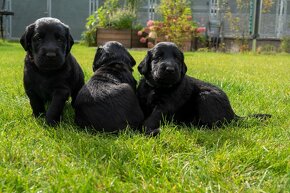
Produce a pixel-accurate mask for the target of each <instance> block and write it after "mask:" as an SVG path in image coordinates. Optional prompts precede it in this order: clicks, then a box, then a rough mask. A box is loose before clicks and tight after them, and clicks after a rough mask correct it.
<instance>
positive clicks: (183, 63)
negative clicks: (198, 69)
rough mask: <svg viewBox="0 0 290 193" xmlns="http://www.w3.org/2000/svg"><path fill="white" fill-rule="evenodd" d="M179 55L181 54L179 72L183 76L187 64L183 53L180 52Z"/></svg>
mask: <svg viewBox="0 0 290 193" xmlns="http://www.w3.org/2000/svg"><path fill="white" fill-rule="evenodd" d="M180 52H181V51H180ZM181 55H182V61H181V74H182V75H183V76H184V75H185V73H186V72H187V66H186V64H185V62H184V54H183V52H181Z"/></svg>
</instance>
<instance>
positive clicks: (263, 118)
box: [235, 113, 272, 121]
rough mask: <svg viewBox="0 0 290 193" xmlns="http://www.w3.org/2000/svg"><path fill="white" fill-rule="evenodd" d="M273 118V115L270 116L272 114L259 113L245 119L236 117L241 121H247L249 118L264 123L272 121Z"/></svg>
mask: <svg viewBox="0 0 290 193" xmlns="http://www.w3.org/2000/svg"><path fill="white" fill-rule="evenodd" d="M271 117H272V115H270V114H261V113H257V114H252V115H247V116H245V117H240V116H237V115H236V117H235V119H236V120H241V119H247V118H256V119H258V120H261V121H264V120H267V119H270V118H271Z"/></svg>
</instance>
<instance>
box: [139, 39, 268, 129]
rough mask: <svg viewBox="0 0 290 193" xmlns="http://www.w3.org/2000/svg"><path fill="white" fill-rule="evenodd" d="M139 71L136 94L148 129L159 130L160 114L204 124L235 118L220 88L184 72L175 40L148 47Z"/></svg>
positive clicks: (211, 124) (177, 120)
mask: <svg viewBox="0 0 290 193" xmlns="http://www.w3.org/2000/svg"><path fill="white" fill-rule="evenodd" d="M138 70H139V72H140V73H141V74H142V75H144V77H143V78H142V79H141V81H140V84H139V86H138V89H137V95H138V98H139V101H140V104H141V108H142V109H143V112H144V115H145V123H144V126H145V128H146V130H147V131H148V132H152V133H158V131H159V126H160V122H161V120H162V119H163V116H164V117H166V118H168V119H170V120H172V119H173V121H175V122H177V123H185V124H193V125H197V126H207V127H212V126H214V125H217V126H218V125H220V124H222V123H224V122H229V121H231V120H233V119H236V118H238V116H237V115H236V114H235V113H234V111H233V109H232V107H231V105H230V102H229V99H228V97H227V95H226V94H225V93H224V92H223V91H222V90H221V89H220V88H218V87H216V86H214V85H212V84H210V83H206V82H203V81H201V80H198V79H195V78H192V77H189V76H187V75H186V74H185V73H186V70H187V68H186V65H185V63H184V55H183V53H182V52H181V51H180V50H179V49H178V48H177V46H176V45H175V44H174V43H170V42H163V43H159V44H157V45H156V46H155V47H154V48H152V49H151V50H149V51H148V53H147V56H146V57H145V58H144V60H143V61H142V62H141V63H140V64H139V66H138ZM269 116H270V115H264V114H260V115H257V117H260V118H263V117H269Z"/></svg>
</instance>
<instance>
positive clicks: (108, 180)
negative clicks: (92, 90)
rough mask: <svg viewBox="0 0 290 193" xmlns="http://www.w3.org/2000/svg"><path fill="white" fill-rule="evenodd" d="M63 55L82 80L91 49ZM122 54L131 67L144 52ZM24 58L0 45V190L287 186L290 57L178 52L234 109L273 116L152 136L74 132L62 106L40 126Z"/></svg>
mask: <svg viewBox="0 0 290 193" xmlns="http://www.w3.org/2000/svg"><path fill="white" fill-rule="evenodd" d="M72 53H73V54H74V55H75V57H76V58H77V60H78V61H79V63H80V64H81V66H82V67H83V69H84V72H85V75H86V80H88V79H89V77H90V76H91V75H92V67H91V65H92V61H93V57H94V53H95V48H87V47H83V46H80V45H75V46H74V47H73V49H72ZM131 53H132V55H133V57H134V58H135V59H136V61H137V64H138V63H139V62H140V61H141V60H142V59H143V57H144V56H145V54H146V52H145V51H131ZM24 55H25V52H24V50H23V49H22V48H21V46H20V45H19V44H17V43H5V44H2V45H0V77H1V79H0V192H275V193H276V192H289V190H290V182H289V178H290V172H289V166H290V162H289V161H290V159H289V154H290V145H289V141H290V140H289V138H290V132H289V131H290V130H289V129H290V128H289V126H290V119H289V117H290V99H289V98H290V55H254V54H247V55H242V54H234V55H233V54H218V53H185V58H186V64H187V66H188V72H187V73H188V74H189V75H191V76H194V77H196V78H199V79H202V80H205V81H208V82H211V83H213V84H215V85H218V86H220V87H221V88H222V89H223V90H224V91H225V92H226V93H227V94H228V96H229V98H230V101H231V104H232V106H233V108H234V109H235V112H236V113H237V114H238V115H242V116H245V115H248V114H253V113H270V114H272V115H273V117H272V118H271V119H270V120H268V121H266V122H262V123H261V122H259V121H256V120H253V119H247V120H245V121H243V122H242V123H240V124H235V123H232V124H230V125H227V126H224V127H223V128H220V129H216V130H206V129H198V128H194V127H192V128H185V127H182V126H176V125H173V124H170V123H169V124H166V125H164V126H162V133H161V135H160V136H158V137H156V138H148V137H145V136H143V135H142V134H138V133H134V132H132V131H126V132H123V133H121V134H120V135H108V134H102V133H98V134H96V135H92V134H89V133H86V132H83V131H80V130H78V129H77V127H76V126H75V124H74V123H73V110H72V108H71V107H70V106H69V105H67V107H66V109H65V111H64V119H63V121H62V122H61V124H60V125H59V126H58V127H56V128H51V127H48V126H46V125H45V123H44V120H43V119H35V118H34V117H33V116H31V114H32V111H31V108H30V105H29V101H28V98H27V97H26V95H25V93H24V89H23V83H22V79H23V58H24ZM134 75H135V77H136V78H137V79H139V77H140V76H139V74H138V72H137V70H135V72H134Z"/></svg>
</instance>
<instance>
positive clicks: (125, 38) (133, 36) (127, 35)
mask: <svg viewBox="0 0 290 193" xmlns="http://www.w3.org/2000/svg"><path fill="white" fill-rule="evenodd" d="M137 32H138V31H137V30H132V29H112V28H98V29H97V32H96V41H97V42H96V43H97V46H100V45H104V44H105V43H106V42H108V41H117V42H120V43H121V44H123V45H124V47H126V48H132V47H134V48H135V47H144V45H143V44H141V43H139V37H138V35H137Z"/></svg>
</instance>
